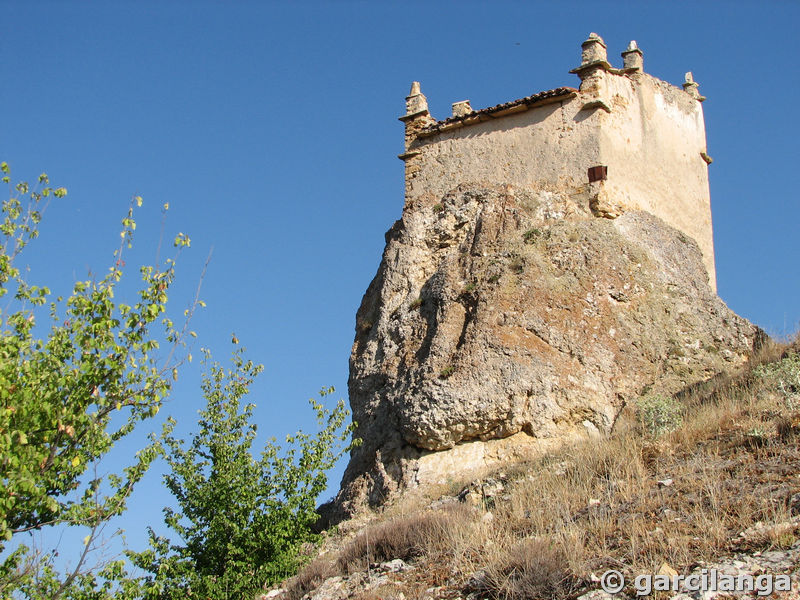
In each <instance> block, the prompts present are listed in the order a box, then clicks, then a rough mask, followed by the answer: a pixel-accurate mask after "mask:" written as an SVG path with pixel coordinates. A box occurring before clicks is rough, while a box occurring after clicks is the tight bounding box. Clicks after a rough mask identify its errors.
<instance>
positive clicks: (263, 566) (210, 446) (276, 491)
mask: <svg viewBox="0 0 800 600" xmlns="http://www.w3.org/2000/svg"><path fill="white" fill-rule="evenodd" d="M204 352H205V355H206V356H205V362H206V364H208V363H209V361H210V354H209V353H208V351H204ZM232 363H233V367H232V368H231V369H223V368H222V367H221V366H220V365H219V364H217V363H213V364H211V366H210V369H209V372H208V373H206V374H205V375H204V376H203V395H204V397H205V400H206V402H207V405H206V408H205V409H204V410H202V411H200V423H199V426H200V430H199V432H198V433H196V434H195V435H194V436H193V439H192V440H191V441H190V443H188V444H187V443H185V442H184V441H183V440H179V439H176V438H175V437H173V436H172V427H173V426H174V421H172V420H170V422H169V423H168V425H167V426H165V431H164V434H163V435H162V439H163V445H162V448H163V451H164V455H165V458H166V460H167V463H168V465H169V467H170V469H171V471H170V473H169V474H167V475H166V476H165V483H166V485H167V488H169V490H170V491H171V492H172V494H173V495H174V496H175V498H176V500H177V504H178V507H179V508H178V510H172V509H170V508H166V509H164V516H165V519H164V520H165V522H166V524H167V525H168V526H169V527H170V528H171V529H172V530H173V531H174V532H176V533H177V534H178V537H179V539H180V541H179V543H172V542H170V540H168V539H167V538H165V537H161V536H157V535H156V534H155V533H154V532H153V531H152V529H151V530H150V549H149V550H146V551H145V552H140V553H130V554H129V558H131V560H132V562H133V563H134V565H135V566H137V567H139V568H141V569H143V570H144V571H145V572H147V573H149V575H148V576H147V577H146V578H145V580H144V581H143V582H142V585H143V591H144V594H145V596H146V597H147V598H151V597H152V598H158V599H159V600H178V599H183V598H186V597H187V590H191V592H192V597H197V598H203V599H207V600H232V599H234V598H236V599H239V598H252V597H254V596H255V595H256V593H257V592H258V591H260V590H261V589H263V586H264V585H271V584H274V583H276V582H278V581H282V580H283V579H285V578H287V577H289V576H291V575H293V574H294V573H295V572H296V570H297V568H298V567H299V566H300V564H301V562H303V554H302V553H301V548H302V546H303V545H304V544H307V543H314V542H316V541H317V539H318V536H317V534H315V533H314V532H313V531H312V526H313V525H314V523H315V522H316V521H317V520H318V518H319V517H318V515H317V512H316V502H317V497H318V496H319V495H320V493H322V492H323V491H324V490H325V488H326V487H327V475H326V472H327V470H328V469H330V468H331V467H332V466H333V464H334V463H335V462H336V461H337V460H338V459H339V457H340V456H342V453H343V452H344V451H345V450H347V449H349V448H343V443H344V442H345V441H346V440H347V438H348V437H349V436H350V433H351V431H352V425H351V426H347V427H346V426H345V425H344V422H345V419H346V417H347V415H348V412H347V410H346V409H345V406H344V403H343V402H342V401H339V402H338V403H337V405H336V406H335V407H334V408H333V409H332V410H328V409H326V408H324V407H323V405H322V404H321V403H318V402H316V401H314V400H311V401H310V402H311V406H312V409H313V410H314V412H315V413H316V416H317V422H318V424H319V427H320V431H319V433H317V434H316V435H315V436H312V435H309V434H305V433H302V432H298V433H296V434H294V435H290V436H287V438H286V443H287V449H286V450H282V449H281V447H280V446H278V445H277V444H276V443H275V442H274V441H269V442H267V444H266V446H265V447H264V450H263V451H262V452H261V453H260V455H259V456H258V457H254V456H253V454H252V453H251V446H252V444H253V442H254V441H255V435H256V427H255V425H253V424H251V423H250V418H251V416H252V411H253V408H254V405H253V404H247V405H245V406H242V404H241V399H242V398H243V397H244V396H245V395H246V394H247V393H248V391H249V387H250V385H251V383H252V381H253V379H254V378H255V377H256V376H257V375H258V374H259V373H260V372H261V370H262V367H261V366H260V365H255V364H253V363H252V361H245V360H244V359H243V357H242V352H241V351H237V352H234V354H233V359H232ZM331 392H333V388H328V389H323V390H322V391H321V392H320V395H322V396H324V395H327V394H329V393H331Z"/></svg>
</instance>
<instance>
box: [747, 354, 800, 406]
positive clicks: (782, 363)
mask: <svg viewBox="0 0 800 600" xmlns="http://www.w3.org/2000/svg"><path fill="white" fill-rule="evenodd" d="M753 373H754V374H755V376H756V377H758V378H759V379H760V380H761V381H762V382H763V383H764V385H766V386H767V387H768V388H770V389H772V390H774V391H776V392H778V393H779V394H781V396H782V397H783V400H784V402H785V403H786V407H787V408H788V409H789V410H798V409H800V354H798V353H796V352H792V353H790V354H788V355H787V356H786V357H784V358H783V359H782V360H779V361H777V362H773V363H768V364H765V365H759V366H758V367H756V368H755V369H754V371H753Z"/></svg>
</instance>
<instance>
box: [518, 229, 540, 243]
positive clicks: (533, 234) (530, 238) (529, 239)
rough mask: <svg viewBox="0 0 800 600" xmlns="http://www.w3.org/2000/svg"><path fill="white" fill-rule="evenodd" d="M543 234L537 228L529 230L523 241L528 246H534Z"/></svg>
mask: <svg viewBox="0 0 800 600" xmlns="http://www.w3.org/2000/svg"><path fill="white" fill-rule="evenodd" d="M541 234H542V231H541V229H537V228H535V227H534V228H533V229H528V231H526V232H525V233H523V234H522V241H524V242H525V243H526V244H533V243H534V242H535V241H536V238H538V237H539V236H540V235H541Z"/></svg>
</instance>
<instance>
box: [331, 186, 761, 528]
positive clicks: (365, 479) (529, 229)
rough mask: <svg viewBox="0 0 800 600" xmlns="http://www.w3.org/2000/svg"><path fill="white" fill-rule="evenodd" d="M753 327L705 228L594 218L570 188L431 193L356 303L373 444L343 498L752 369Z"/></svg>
mask: <svg viewBox="0 0 800 600" xmlns="http://www.w3.org/2000/svg"><path fill="white" fill-rule="evenodd" d="M565 189H566V188H565ZM757 333H758V332H757V329H756V328H755V327H754V326H752V325H751V324H750V323H748V322H747V321H746V320H744V319H742V318H740V317H738V316H736V315H735V314H734V313H733V312H732V311H730V310H729V309H728V308H727V307H726V306H725V304H724V303H723V302H722V300H720V299H719V298H718V297H717V296H716V294H715V293H714V292H713V291H712V290H711V288H710V287H709V284H708V276H707V274H706V270H705V268H704V266H703V257H702V255H701V252H700V250H699V248H698V246H697V244H696V243H695V242H694V240H692V239H690V238H689V237H687V236H686V235H685V234H683V233H681V232H679V231H677V230H676V229H673V228H671V227H670V226H668V225H666V224H665V223H664V222H663V221H661V220H660V219H658V218H657V217H654V216H652V215H650V214H647V213H644V212H628V213H625V214H623V215H622V216H619V217H618V218H616V219H607V218H598V217H595V216H593V214H592V212H591V211H590V209H589V202H588V201H587V199H586V198H584V197H583V195H582V194H581V193H580V190H578V193H576V192H575V190H574V188H573V189H572V191H571V192H566V191H559V190H557V189H544V188H543V189H535V188H524V189H521V188H512V187H510V186H503V187H493V186H481V185H464V186H460V187H458V188H457V189H455V190H453V191H451V192H450V193H448V194H446V195H445V196H444V197H441V198H435V197H432V196H430V195H428V196H422V197H420V198H418V199H415V200H413V201H412V202H409V203H408V204H407V205H406V207H405V209H404V213H403V217H402V219H401V220H399V221H397V222H396V223H395V224H394V226H393V227H392V228H391V229H390V230H389V232H388V233H387V234H386V249H385V251H384V254H383V260H382V262H381V265H380V268H379V270H378V273H377V275H376V277H375V279H374V280H373V281H372V283H371V284H370V286H369V289H368V290H367V292H366V294H365V296H364V299H363V301H362V304H361V307H360V308H359V310H358V315H357V322H356V338H355V343H354V345H353V350H352V354H351V358H350V380H349V391H350V403H351V407H352V410H353V418H354V420H355V421H356V422H357V423H358V429H357V432H356V435H357V437H360V438H361V439H362V440H363V443H362V445H361V446H360V447H359V448H357V449H355V450H354V451H353V454H352V456H351V460H350V464H349V466H348V468H347V471H346V473H345V476H344V479H343V482H342V490H341V492H340V494H339V496H338V498H337V505H338V507H339V509H340V510H341V511H343V512H344V513H352V512H353V511H355V510H356V509H357V508H358V507H359V506H360V505H362V504H363V503H369V504H371V505H377V504H380V503H381V502H383V501H384V500H385V499H386V498H388V497H389V496H390V495H391V494H392V493H393V492H395V491H396V490H398V489H402V488H405V487H413V486H416V485H419V484H424V483H427V482H433V481H441V480H446V479H447V478H448V475H450V474H452V473H453V469H458V470H459V471H463V470H468V469H470V468H476V467H481V466H488V465H490V464H492V463H493V462H497V461H501V460H504V459H506V458H508V457H509V456H511V455H516V454H524V453H529V452H536V451H540V450H541V449H542V448H546V447H549V446H550V445H553V444H556V443H558V442H559V441H561V440H564V439H566V438H570V437H574V436H583V435H598V434H602V433H605V432H608V431H609V430H610V428H611V427H612V426H613V423H614V420H615V418H616V416H617V414H618V413H619V411H620V409H621V408H622V407H623V406H624V405H625V403H626V402H631V401H633V400H634V399H636V398H637V397H639V396H640V395H643V394H646V393H659V394H662V393H663V394H668V393H673V392H675V391H678V390H680V389H682V388H684V387H686V386H689V385H691V384H693V383H696V382H698V381H702V380H705V379H708V378H710V377H712V376H713V375H715V374H717V373H719V372H722V371H726V370H731V369H732V368H735V367H737V366H739V365H741V364H742V363H743V362H745V361H746V360H747V357H748V355H749V354H750V352H751V350H752V348H753V344H754V342H756V341H757V338H758V335H757Z"/></svg>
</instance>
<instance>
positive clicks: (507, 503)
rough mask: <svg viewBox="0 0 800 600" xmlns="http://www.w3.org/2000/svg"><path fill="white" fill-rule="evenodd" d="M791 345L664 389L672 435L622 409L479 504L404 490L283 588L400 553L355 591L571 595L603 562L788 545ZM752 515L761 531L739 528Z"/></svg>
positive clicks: (792, 451)
mask: <svg viewBox="0 0 800 600" xmlns="http://www.w3.org/2000/svg"><path fill="white" fill-rule="evenodd" d="M798 349H800V347H798V344H797V343H795V345H794V347H788V348H787V347H786V346H781V347H779V346H770V347H769V348H767V349H766V350H765V351H764V353H763V355H762V356H761V357H759V358H758V359H755V360H754V361H753V364H752V365H751V367H750V368H748V370H747V371H746V372H744V373H741V374H739V375H738V376H736V377H719V378H717V379H716V380H713V381H710V382H707V383H706V384H703V385H701V386H697V387H696V388H695V389H693V390H689V391H687V392H685V393H683V394H682V395H681V396H680V397H678V398H674V399H672V398H668V399H661V401H662V402H663V403H664V408H665V414H668V413H669V407H670V406H673V405H674V403H679V404H680V415H682V422H680V420H679V421H678V422H675V423H674V424H673V425H672V427H675V426H677V428H676V429H674V430H673V431H666V432H662V433H660V434H657V433H654V431H653V429H654V427H653V425H652V422H651V421H649V420H648V419H647V418H644V417H645V416H646V415H642V409H641V408H639V409H638V410H637V407H628V408H627V409H626V410H625V411H624V412H623V414H622V416H621V418H620V419H619V421H618V423H617V426H616V427H615V431H614V432H613V434H612V435H611V436H610V437H609V438H607V439H604V440H599V441H587V442H584V443H581V444H577V445H573V446H570V447H565V448H563V449H562V450H560V451H558V452H556V453H552V454H549V455H548V456H546V457H543V458H541V459H540V460H537V461H535V462H530V463H524V464H517V465H514V466H509V467H508V468H506V469H505V470H504V471H503V472H502V473H495V474H494V478H495V479H497V480H501V481H503V482H504V486H503V489H502V491H500V492H499V493H498V494H495V495H492V496H491V497H489V498H484V499H483V500H482V501H479V502H477V503H476V504H473V505H469V504H468V503H460V502H452V503H451V504H449V505H446V506H445V507H444V508H439V509H436V510H433V509H430V508H428V505H429V504H430V502H431V500H432V498H430V497H429V498H427V499H425V501H424V502H421V501H420V500H416V501H415V502H416V505H411V504H410V502H411V501H410V500H408V499H406V500H404V501H403V502H402V503H401V504H398V505H395V506H393V507H391V508H389V509H387V510H386V512H385V513H384V514H383V515H380V516H376V517H375V519H373V521H372V524H370V525H368V526H366V527H364V528H363V529H362V530H361V531H360V532H359V533H358V534H356V535H355V536H350V537H349V538H342V539H341V540H340V543H339V546H338V549H337V550H334V551H331V552H328V553H327V554H324V555H322V556H320V557H318V558H316V559H315V560H314V561H313V562H311V563H310V564H309V565H308V566H307V567H306V568H305V570H303V571H302V572H301V573H300V574H299V575H298V576H297V577H296V578H295V579H294V580H291V581H290V582H288V585H287V589H288V590H289V593H290V596H291V597H292V598H300V597H301V596H302V595H303V594H304V593H306V592H308V591H309V590H311V589H313V588H315V587H316V586H317V585H319V584H320V583H321V582H322V581H324V579H326V578H327V577H331V576H334V575H337V574H341V575H346V574H350V573H355V572H357V571H364V570H366V569H368V567H369V565H370V564H373V563H379V562H381V561H387V560H390V559H395V558H402V559H403V560H405V561H407V562H411V563H414V564H415V565H416V568H415V569H414V570H413V571H410V572H408V573H404V574H402V580H403V584H402V586H395V587H394V588H393V590H381V591H375V590H373V591H371V592H367V593H365V594H363V595H362V598H363V599H364V600H367V599H369V598H393V597H400V596H399V595H398V592H397V590H398V589H400V590H402V592H403V597H405V598H406V599H408V600H411V599H412V598H415V597H418V598H424V597H426V596H432V594H431V592H430V590H429V588H432V587H437V588H440V589H438V590H437V591H436V594H435V596H436V597H439V598H455V597H459V596H460V597H464V595H465V594H467V593H469V592H477V593H478V594H479V595H480V597H489V598H540V597H541V598H571V597H575V596H576V595H578V594H579V593H580V592H581V591H582V590H585V589H586V586H587V585H588V583H589V582H590V577H591V575H592V573H600V572H602V571H604V570H606V569H608V568H615V569H619V570H621V571H623V572H625V573H626V574H628V575H630V574H633V573H648V572H649V573H652V572H657V571H658V570H659V568H660V566H661V565H662V564H663V563H668V564H669V565H671V566H672V567H674V568H675V569H677V570H678V571H681V570H686V569H689V568H691V567H693V566H694V565H696V564H697V563H698V561H711V560H714V559H715V558H719V557H720V556H722V555H726V554H728V555H729V554H731V553H734V552H737V551H756V550H764V549H767V548H782V547H788V546H790V545H792V544H793V543H794V542H795V541H796V539H797V536H798V531H797V529H796V526H795V525H792V524H789V525H787V522H789V521H791V520H792V518H793V517H796V516H797V514H798V513H799V512H800V448H798V439H800V354H797V353H796V352H797V350H798ZM648 410H652V407H651V409H648ZM655 410H656V411H658V403H657V402H656V408H655ZM649 416H650V417H652V415H649ZM673 416H674V415H673ZM645 423H648V425H647V426H646V425H645ZM670 428H671V427H669V426H668V427H665V428H663V429H670ZM797 522H798V521H797V519H795V521H794V523H797ZM756 524H762V525H766V527H763V526H762V527H760V529H759V534H758V535H749V536H748V535H745V536H742V535H741V532H743V531H744V530H746V529H748V528H751V527H753V526H754V525H756ZM781 524H783V525H781ZM771 525H774V527H771ZM399 577H400V576H399V575H398V578H399ZM426 590H428V591H426Z"/></svg>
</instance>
